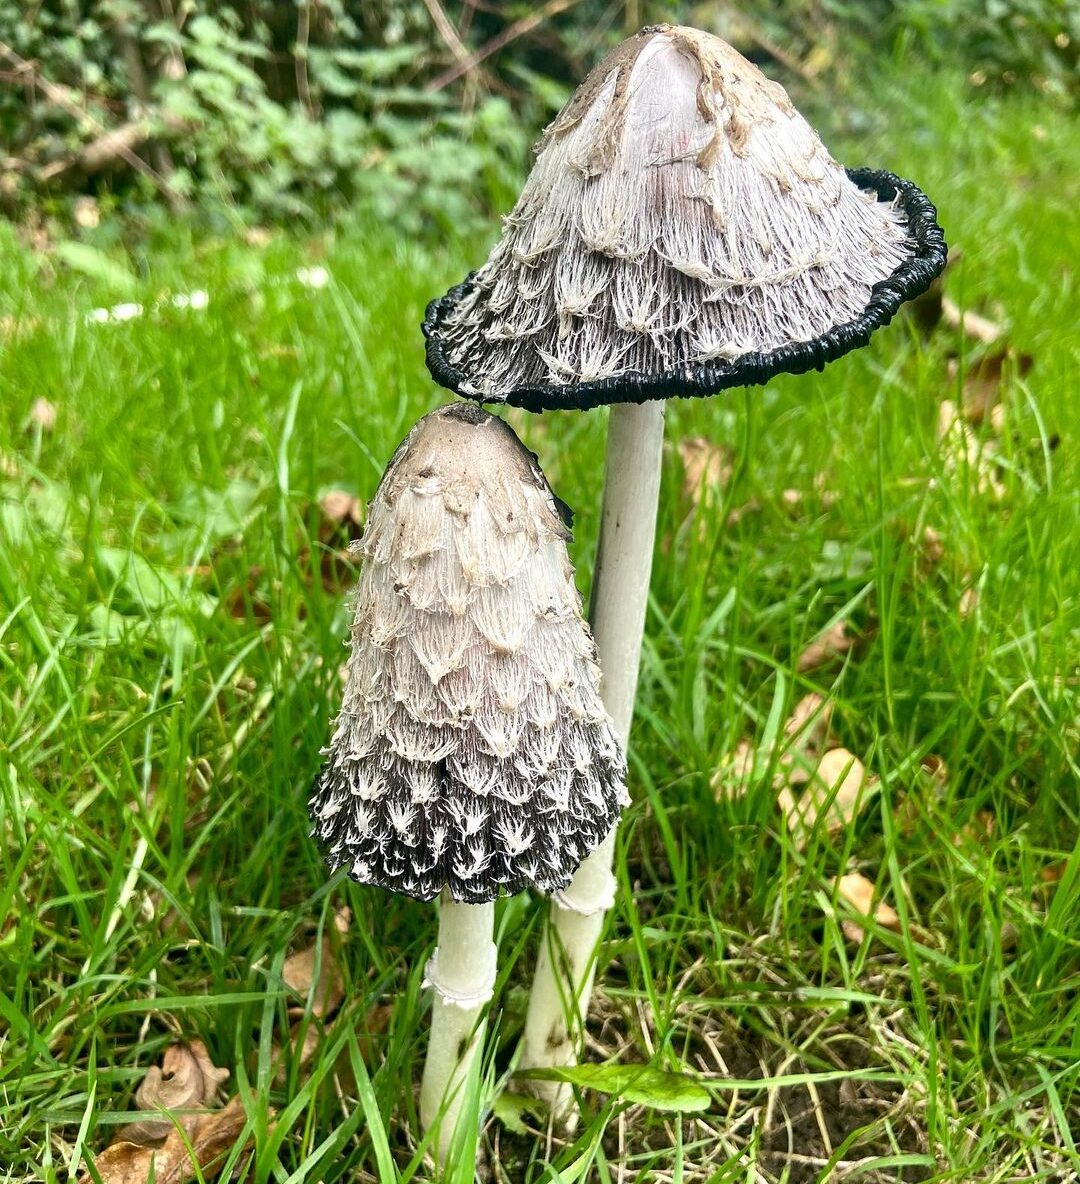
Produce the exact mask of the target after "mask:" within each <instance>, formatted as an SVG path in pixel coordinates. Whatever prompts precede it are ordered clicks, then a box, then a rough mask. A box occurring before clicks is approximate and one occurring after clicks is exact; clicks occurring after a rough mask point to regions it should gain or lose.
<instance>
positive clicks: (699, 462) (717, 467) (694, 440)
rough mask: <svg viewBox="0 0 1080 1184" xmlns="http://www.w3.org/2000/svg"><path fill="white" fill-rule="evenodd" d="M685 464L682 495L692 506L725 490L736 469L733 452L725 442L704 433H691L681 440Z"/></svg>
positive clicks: (680, 446)
mask: <svg viewBox="0 0 1080 1184" xmlns="http://www.w3.org/2000/svg"><path fill="white" fill-rule="evenodd" d="M678 450H679V459H680V460H681V461H682V466H683V496H684V497H685V498H686V500H687V501H688V502H690V503H691V504H693V505H695V506H696V505H698V504H699V503H700V502H702V501H708V500H709V498H711V497H712V495H713V494H715V493H718V492H722V491H723V490H724V488H725V487H726V486H727V483H728V482H729V481H730V480H731V474H732V472H733V471H734V469H733V462H734V453H733V451H732V450H731V449H730V448H729V447H728V446H727V445H725V444H715V443H713V441H712V440H708V439H706V438H705V437H704V436H689V437H687V438H686V439H683V440H680V441H679V443H678Z"/></svg>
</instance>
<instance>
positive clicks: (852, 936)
mask: <svg viewBox="0 0 1080 1184" xmlns="http://www.w3.org/2000/svg"><path fill="white" fill-rule="evenodd" d="M833 884H834V885H835V887H836V893H837V895H838V896H839V897H840V899H841V900H843V901H845V902H846V903H847V904H849V905H850V906H851V907H852V908H853V909H854V910H855V912H857V913H860V914H861V915H862V916H864V917H871V918H872V919H873V920H874V921H876V922H877V924H878V925H880V926H881V927H882V928H883V929H891V930H892V931H893V932H894V933H898V932H899V930H900V917H899V915H898V913H897V912H896V910H895V909H894V908H893V907H892V905H888V904H886V903H885V902H884V901H883V900H879V901H878V903H877V905H875V904H874V896H875V894H876V892H877V885H875V883H874V881H873V880H870V879H867V877H866V876H864V875H863V874H862V873H861V872H849V873H848V874H847V875H846V876H838V877H837V878H836V879H835V880H833ZM841 928H842V929H843V931H844V936H845V937H847V938H848V940H849V941H862V939H863V933H864V930H863V927H862V926H861V925H859V924H858V923H857V922H855V921H851V920H849V919H846V918H845V919H844V920H843V921H842V922H841Z"/></svg>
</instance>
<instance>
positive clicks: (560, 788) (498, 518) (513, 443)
mask: <svg viewBox="0 0 1080 1184" xmlns="http://www.w3.org/2000/svg"><path fill="white" fill-rule="evenodd" d="M569 537H570V531H569V529H568V511H567V510H566V507H565V506H564V505H563V504H562V503H561V502H559V501H558V500H557V499H556V497H555V496H554V494H553V493H552V491H551V489H550V487H549V485H548V483H547V481H546V480H545V478H544V476H543V474H542V473H541V471H540V469H539V467H538V465H537V463H536V458H535V457H534V456H533V455H532V454H531V453H530V452H528V451H527V450H526V449H525V448H524V446H523V445H522V444H521V442H520V441H519V440H518V438H517V436H515V435H514V433H513V431H512V430H511V429H510V428H509V427H508V426H507V425H506V424H505V423H503V422H502V421H501V420H499V419H496V418H495V417H494V416H491V415H489V414H488V413H487V412H486V411H483V410H481V409H480V408H479V407H476V406H474V405H471V404H455V405H453V406H450V407H444V408H441V409H440V410H438V411H434V412H432V413H431V414H430V415H428V416H425V418H424V419H422V420H421V421H420V422H419V423H418V424H417V425H416V426H415V427H414V428H413V429H412V431H411V432H410V433H409V435H408V436H407V437H406V439H405V441H404V442H403V443H402V444H401V446H400V447H399V448H398V450H397V452H396V453H395V454H394V457H393V459H392V460H391V461H390V464H389V466H388V467H387V470H386V473H385V474H384V476H383V479H382V482H381V483H380V485H379V489H378V492H377V493H376V495H375V498H374V499H373V501H372V503H371V507H370V511H369V515H368V521H367V526H366V529H365V531H364V535H363V538H362V539H361V541H360V543H359V549H360V553H361V555H362V557H363V569H362V572H361V576H360V583H359V589H358V593H357V601H356V614H355V619H354V622H353V628H352V650H351V653H350V656H349V662H348V669H347V680H346V686H345V695H344V702H343V705H342V709H341V713H340V715H339V716H338V718H337V722H336V724H335V727H334V731H333V736H332V739H331V742H330V745H329V748H328V749H327V750H326V754H325V755H326V763H325V765H324V767H323V770H322V772H321V773H320V775H319V777H318V779H317V780H316V782H315V786H314V788H313V791H312V797H311V817H312V820H313V822H314V833H315V835H316V836H317V837H318V838H319V840H320V841H321V842H322V844H323V845H324V848H325V851H326V856H327V859H328V861H329V862H330V863H331V864H332V865H333V866H334V867H335V868H336V867H342V866H343V867H346V868H348V870H349V874H350V875H351V876H352V878H353V879H354V880H357V881H358V882H360V883H361V884H377V885H380V886H381V887H383V888H388V889H390V890H391V891H395V892H403V893H405V894H407V895H409V896H413V897H416V898H417V899H419V900H431V899H433V898H434V897H436V896H440V895H441V903H440V910H439V942H438V946H437V948H436V950H435V953H434V954H433V955H432V958H431V961H430V962H429V964H428V967H427V972H426V979H427V982H428V983H429V984H430V985H431V986H432V987H433V988H434V990H435V1002H434V1011H433V1014H432V1026H431V1041H430V1045H429V1051H428V1059H427V1063H426V1065H425V1070H424V1080H423V1085H422V1088H421V1097H420V1111H421V1119H422V1121H423V1123H424V1126H425V1129H429V1128H431V1127H433V1126H435V1125H437V1124H438V1125H439V1133H438V1137H437V1142H436V1147H437V1149H438V1154H439V1157H440V1159H441V1160H442V1161H444V1162H445V1161H446V1157H447V1155H448V1153H449V1150H450V1147H451V1142H452V1139H453V1136H454V1129H455V1126H456V1124H457V1118H458V1114H459V1112H460V1109H461V1104H462V1101H463V1098H464V1093H465V1090H464V1084H463V1083H464V1082H465V1080H466V1078H467V1076H468V1073H469V1070H470V1067H471V1066H472V1064H473V1061H474V1059H475V1057H476V1055H477V1052H478V1049H479V1044H480V1035H479V1020H480V1015H481V1012H482V1009H483V1006H484V1004H485V1003H486V1002H487V1001H488V999H489V998H490V997H491V993H492V988H493V986H494V983H495V945H494V941H493V933H494V904H493V902H494V900H495V899H496V897H497V896H498V895H499V893H500V892H506V893H514V892H519V891H521V890H522V889H524V888H526V887H534V888H537V889H539V890H541V891H543V892H557V891H559V890H561V889H563V888H565V886H566V885H567V883H568V882H569V880H570V878H571V877H572V875H573V874H574V872H575V871H576V870H577V867H578V865H579V864H580V862H581V860H582V859H583V858H584V857H585V856H586V855H587V854H588V853H589V852H590V851H592V850H593V849H594V848H595V847H596V846H597V844H598V843H600V842H601V841H602V840H603V839H604V837H605V836H606V835H607V834H608V833H609V832H610V831H611V829H612V827H613V826H614V825H615V822H616V820H617V819H618V816H619V812H620V810H621V809H622V806H623V805H624V804H625V802H626V800H627V798H626V789H625V767H626V766H625V761H624V759H623V755H622V750H621V748H620V746H619V743H618V741H617V740H616V738H615V734H614V731H613V728H612V725H611V721H610V719H609V718H608V715H607V712H606V711H605V710H604V707H603V704H602V703H601V701H600V698H599V693H598V683H599V668H598V666H597V662H596V649H595V646H594V644H593V640H592V637H591V635H590V633H589V627H588V625H586V623H585V622H584V620H583V619H582V616H581V597H580V595H579V593H578V591H577V588H576V587H575V585H574V572H573V568H572V567H571V564H570V559H569V556H568V554H567V549H566V543H567V540H568V538H569Z"/></svg>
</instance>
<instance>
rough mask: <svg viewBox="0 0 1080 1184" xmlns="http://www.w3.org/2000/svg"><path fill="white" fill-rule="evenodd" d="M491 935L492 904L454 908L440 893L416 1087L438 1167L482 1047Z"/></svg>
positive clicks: (491, 971)
mask: <svg viewBox="0 0 1080 1184" xmlns="http://www.w3.org/2000/svg"><path fill="white" fill-rule="evenodd" d="M494 933H495V905H494V904H493V903H488V904H458V903H457V902H456V901H455V900H454V899H453V898H452V897H451V896H450V894H449V892H447V891H446V890H445V889H444V890H443V893H442V897H441V899H440V902H439V944H438V945H437V946H436V947H435V952H434V953H433V954H432V955H431V959H430V961H429V962H428V964H427V968H426V970H425V972H424V986H429V987H432V988H434V991H435V998H434V999H433V1000H432V1010H431V1038H430V1040H429V1042H428V1054H427V1061H426V1063H425V1065H424V1079H423V1082H422V1083H421V1086H420V1122H421V1124H422V1126H423V1128H424V1130H425V1131H429V1130H431V1129H432V1128H433V1127H437V1128H438V1130H437V1132H436V1140H435V1146H434V1151H435V1154H436V1158H437V1159H438V1161H439V1163H441V1164H444V1165H445V1164H446V1163H448V1161H449V1160H448V1157H449V1155H450V1150H451V1146H452V1144H453V1141H454V1134H455V1131H456V1130H457V1127H458V1121H459V1118H460V1116H461V1111H462V1108H463V1106H464V1103H465V1100H466V1098H467V1096H468V1093H469V1077H470V1072H471V1070H472V1068H473V1066H474V1063H475V1062H476V1059H477V1057H478V1056H479V1054H480V1050H481V1047H482V1045H483V1035H484V1025H483V1023H482V1022H481V1020H480V1016H481V1013H482V1011H483V1009H484V1005H485V1004H486V1003H487V1001H488V1000H489V999H490V998H491V995H492V991H493V989H494V986H495V955H496V949H495V942H494V940H493V938H494Z"/></svg>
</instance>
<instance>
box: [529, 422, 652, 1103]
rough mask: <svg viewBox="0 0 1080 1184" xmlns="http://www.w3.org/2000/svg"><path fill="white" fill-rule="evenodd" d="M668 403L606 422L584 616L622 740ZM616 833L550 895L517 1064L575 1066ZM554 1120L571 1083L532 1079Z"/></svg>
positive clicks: (630, 704) (634, 675)
mask: <svg viewBox="0 0 1080 1184" xmlns="http://www.w3.org/2000/svg"><path fill="white" fill-rule="evenodd" d="M663 442H664V404H663V403H660V402H652V403H643V404H629V403H623V404H618V405H616V406H614V407H612V409H611V418H610V420H609V423H608V439H607V460H606V463H605V469H604V501H603V510H602V512H601V520H600V539H599V543H598V546H597V556H596V570H595V573H594V575H593V593H592V603H591V606H590V612H589V616H590V619H591V622H592V629H593V636H594V638H595V639H596V648H597V651H598V653H599V656H600V670H601V683H600V695H601V698H602V699H603V701H604V706H605V707H606V708H607V711H608V714H609V715H610V716H611V719H612V722H613V723H614V725H615V733H616V735H617V736H618V738H619V741H620V742H621V743H622V745H623V747H624V748H625V747H626V743H627V740H628V738H629V735H630V721H631V719H632V718H633V714H634V695H635V693H636V691H637V680H638V665H639V662H640V659H641V639H642V636H643V634H644V631H645V610H646V607H647V605H648V599H649V577H650V575H651V573H652V553H653V542H654V540H655V538H656V510H657V501H658V497H659V493H660V465H661V449H662V447H663ZM614 851H615V831H614V829H612V831H611V833H610V834H609V835H608V836H607V838H606V839H605V840H604V841H603V843H601V844H600V846H599V847H597V848H596V850H595V851H594V852H593V853H592V854H591V855H590V856H589V857H588V858H587V859H586V860H585V861H584V862H583V863H582V865H581V867H580V868H579V869H578V872H577V874H576V875H575V876H574V878H573V880H571V881H570V884H569V886H568V887H567V888H566V889H565V890H564V891H563V892H560V893H558V894H557V895H556V896H555V897H554V898H553V900H552V904H551V915H550V917H549V920H548V927H547V931H546V933H545V937H544V941H543V944H542V946H541V949H540V956H539V959H538V961H537V965H536V975H535V977H534V979H533V985H532V991H531V993H530V995H529V1010H528V1015H527V1017H526V1020H525V1035H524V1041H523V1048H522V1055H521V1067H522V1068H526V1069H528V1068H551V1067H561V1066H565V1065H572V1064H573V1063H574V1062H575V1060H576V1051H577V1048H578V1046H579V1045H580V1040H581V1035H582V1032H583V1030H584V1024H585V1017H586V1016H587V1015H588V1013H589V999H590V996H591V995H592V986H593V976H594V974H595V971H596V952H597V946H598V944H599V941H600V934H601V932H602V930H603V927H604V914H605V912H606V910H607V909H609V908H610V907H611V905H612V904H613V903H614V898H615V878H614V876H613V875H612V871H611V864H612V858H613V855H614ZM533 1086H534V1088H535V1090H536V1092H537V1093H538V1094H539V1096H540V1097H542V1098H543V1099H544V1100H545V1101H546V1102H547V1103H548V1105H549V1106H550V1107H551V1110H552V1113H553V1114H555V1115H556V1117H561V1118H563V1119H565V1118H566V1115H567V1110H568V1108H569V1105H570V1102H571V1100H572V1093H571V1090H570V1088H569V1086H567V1085H564V1084H561V1083H559V1082H554V1081H536V1082H533Z"/></svg>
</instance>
